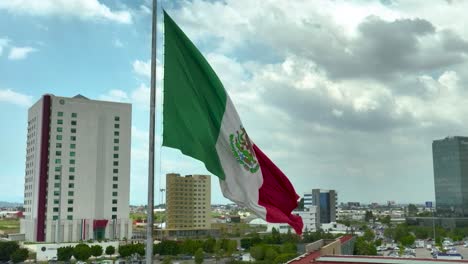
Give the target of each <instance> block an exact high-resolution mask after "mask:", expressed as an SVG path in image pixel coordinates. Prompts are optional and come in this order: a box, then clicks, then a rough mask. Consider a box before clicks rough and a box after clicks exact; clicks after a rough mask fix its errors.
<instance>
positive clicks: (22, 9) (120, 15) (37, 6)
mask: <svg viewBox="0 0 468 264" xmlns="http://www.w3.org/2000/svg"><path fill="white" fill-rule="evenodd" d="M0 9H4V10H7V11H9V12H11V13H15V14H27V15H35V16H49V15H59V16H74V17H78V18H80V19H83V20H92V19H100V20H108V21H114V22H118V23H124V24H129V23H132V16H131V14H130V12H128V11H112V10H111V9H110V8H109V7H108V6H106V5H104V4H101V3H100V2H99V1H98V0H40V1H30V0H8V1H0Z"/></svg>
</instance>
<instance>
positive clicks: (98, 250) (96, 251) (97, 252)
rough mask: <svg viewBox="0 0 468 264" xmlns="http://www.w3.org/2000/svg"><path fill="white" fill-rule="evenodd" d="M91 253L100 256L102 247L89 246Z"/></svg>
mask: <svg viewBox="0 0 468 264" xmlns="http://www.w3.org/2000/svg"><path fill="white" fill-rule="evenodd" d="M91 255H93V256H95V257H100V256H101V255H102V247H101V246H100V245H93V246H91Z"/></svg>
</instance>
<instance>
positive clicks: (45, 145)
mask: <svg viewBox="0 0 468 264" xmlns="http://www.w3.org/2000/svg"><path fill="white" fill-rule="evenodd" d="M50 108H51V97H50V95H44V97H43V103H42V124H41V149H40V159H39V162H40V163H39V199H38V205H37V233H36V241H38V242H42V241H45V215H46V210H47V209H46V203H47V199H46V197H47V176H48V160H49V134H50Z"/></svg>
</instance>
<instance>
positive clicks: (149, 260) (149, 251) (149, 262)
mask: <svg viewBox="0 0 468 264" xmlns="http://www.w3.org/2000/svg"><path fill="white" fill-rule="evenodd" d="M156 13H157V0H153V14H152V24H151V27H152V34H151V36H152V37H151V96H150V100H151V101H150V128H149V129H150V130H149V155H148V157H149V162H148V207H147V221H146V264H153V223H154V219H153V214H154V211H153V209H154V134H155V133H154V132H155V105H156V33H157V24H156V23H157V19H156Z"/></svg>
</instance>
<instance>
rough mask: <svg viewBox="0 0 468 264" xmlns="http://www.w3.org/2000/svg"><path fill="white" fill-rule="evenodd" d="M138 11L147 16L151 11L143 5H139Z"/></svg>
mask: <svg viewBox="0 0 468 264" xmlns="http://www.w3.org/2000/svg"><path fill="white" fill-rule="evenodd" d="M140 10H141V12H143V13H144V14H147V15H149V14H151V9H150V8H149V7H147V6H145V5H140Z"/></svg>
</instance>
